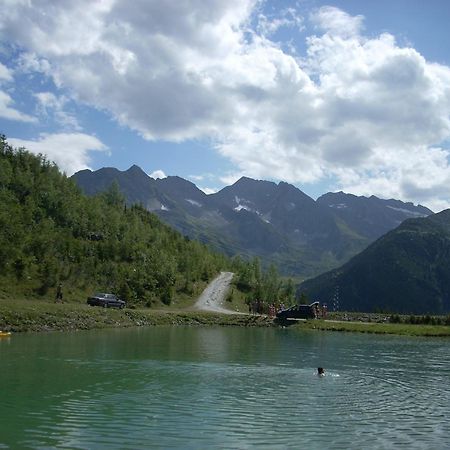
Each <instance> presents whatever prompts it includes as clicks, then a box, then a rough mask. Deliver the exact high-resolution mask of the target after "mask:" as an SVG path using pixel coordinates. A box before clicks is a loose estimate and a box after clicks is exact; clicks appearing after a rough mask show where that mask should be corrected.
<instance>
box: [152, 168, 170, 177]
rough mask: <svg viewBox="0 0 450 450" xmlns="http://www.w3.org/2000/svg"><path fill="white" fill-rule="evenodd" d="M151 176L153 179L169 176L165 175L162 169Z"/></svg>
mask: <svg viewBox="0 0 450 450" xmlns="http://www.w3.org/2000/svg"><path fill="white" fill-rule="evenodd" d="M150 176H151V177H152V178H155V179H156V178H167V175H166V174H165V173H164V171H163V170H161V169H159V170H155V171H154V172H152V173H151V174H150Z"/></svg>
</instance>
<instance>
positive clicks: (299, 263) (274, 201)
mask: <svg viewBox="0 0 450 450" xmlns="http://www.w3.org/2000/svg"><path fill="white" fill-rule="evenodd" d="M72 178H73V179H74V181H75V182H76V183H77V184H78V186H79V187H80V188H81V189H82V191H84V193H86V194H87V195H95V194H97V193H99V192H103V191H105V190H107V189H109V188H110V187H111V185H112V184H113V183H117V185H118V187H119V189H120V191H121V192H122V194H123V195H124V196H125V199H126V201H127V203H128V204H134V203H139V204H141V205H143V206H144V207H145V208H146V209H147V210H149V211H152V212H154V213H156V214H157V215H158V216H159V217H160V218H161V219H162V220H163V221H165V222H166V223H168V224H170V225H171V226H173V227H174V228H176V229H177V230H178V231H180V232H181V233H183V234H184V235H186V236H188V237H190V238H192V239H197V240H199V241H201V242H204V243H207V244H209V245H211V246H212V247H213V248H215V249H218V250H220V251H222V252H224V253H226V254H228V255H241V256H243V257H246V258H248V257H253V256H258V257H260V258H261V259H262V261H263V262H264V263H265V264H269V263H274V264H275V265H276V266H277V267H278V269H279V270H280V272H281V273H283V274H285V275H289V276H294V277H297V278H298V279H304V278H307V277H312V276H315V275H318V274H320V273H323V272H325V271H327V270H330V269H333V268H336V267H338V266H340V265H341V264H343V263H345V262H346V261H348V260H349V259H350V258H351V257H352V256H354V255H356V254H357V253H359V252H361V251H362V250H363V249H365V248H366V247H367V246H368V245H369V244H371V243H372V242H373V241H374V240H376V239H377V238H379V237H380V236H382V235H383V234H385V233H386V232H388V231H390V230H392V229H394V228H395V227H397V226H398V225H400V224H401V223H402V222H403V221H404V220H405V219H409V218H417V217H425V216H428V215H430V214H432V211H431V210H429V209H428V208H426V207H423V206H420V205H419V206H416V205H413V204H412V203H405V202H402V201H399V200H383V199H380V198H377V197H374V196H372V197H369V198H367V197H357V196H355V195H352V194H346V193H343V192H338V193H328V194H325V195H323V196H322V197H320V198H318V199H317V200H314V199H312V198H311V197H309V196H308V195H306V194H305V193H304V192H302V191H301V190H300V189H298V188H297V187H295V186H293V185H291V184H288V183H285V182H280V183H278V184H276V183H274V182H270V181H263V180H254V179H251V178H247V177H242V178H241V179H239V180H238V181H237V182H236V183H234V184H233V185H231V186H227V187H225V188H223V189H222V190H220V191H219V192H217V193H214V194H209V195H207V194H205V193H204V192H203V191H202V190H200V189H199V188H198V187H197V186H196V185H195V184H193V183H191V182H190V181H187V180H185V179H183V178H180V177H177V176H169V177H166V178H163V179H153V178H151V177H149V176H148V175H147V174H146V173H145V172H144V171H143V170H142V169H140V168H139V167H138V166H136V165H134V166H132V167H130V168H129V169H128V170H126V171H119V170H118V169H115V168H103V169H99V170H97V171H90V170H82V171H80V172H77V173H76V174H74V175H73V177H72Z"/></svg>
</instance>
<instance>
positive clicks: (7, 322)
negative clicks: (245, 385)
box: [0, 300, 450, 337]
mask: <svg viewBox="0 0 450 450" xmlns="http://www.w3.org/2000/svg"><path fill="white" fill-rule="evenodd" d="M158 325H173V326H241V327H255V326H257V327H279V328H288V329H292V330H311V331H340V332H358V333H371V334H388V335H402V336H424V337H439V336H441V337H450V326H448V325H423V324H420V325H418V324H415V325H414V324H404V323H374V322H362V321H346V322H345V321H335V320H334V321H333V320H318V319H314V320H307V321H299V322H293V323H292V322H291V321H278V320H274V319H272V318H270V317H267V316H258V315H249V314H242V313H240V314H239V313H237V314H233V313H231V314H222V313H219V312H211V311H198V310H195V309H192V308H190V309H178V310H175V309H170V308H167V309H159V310H155V309H123V310H118V309H109V308H100V307H91V306H87V305H84V304H80V303H62V304H61V303H51V302H44V301H38V300H19V301H12V300H0V330H1V331H11V332H13V333H17V332H49V331H76V330H91V329H102V328H126V327H135V326H158Z"/></svg>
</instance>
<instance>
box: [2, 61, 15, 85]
mask: <svg viewBox="0 0 450 450" xmlns="http://www.w3.org/2000/svg"><path fill="white" fill-rule="evenodd" d="M2 80H4V81H12V80H13V76H12V73H11V70H9V69H8V68H7V67H6V66H5V65H3V64H2V63H0V81H2Z"/></svg>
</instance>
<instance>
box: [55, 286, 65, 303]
mask: <svg viewBox="0 0 450 450" xmlns="http://www.w3.org/2000/svg"><path fill="white" fill-rule="evenodd" d="M55 303H63V292H62V283H59V284H58V287H57V288H56V299H55Z"/></svg>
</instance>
